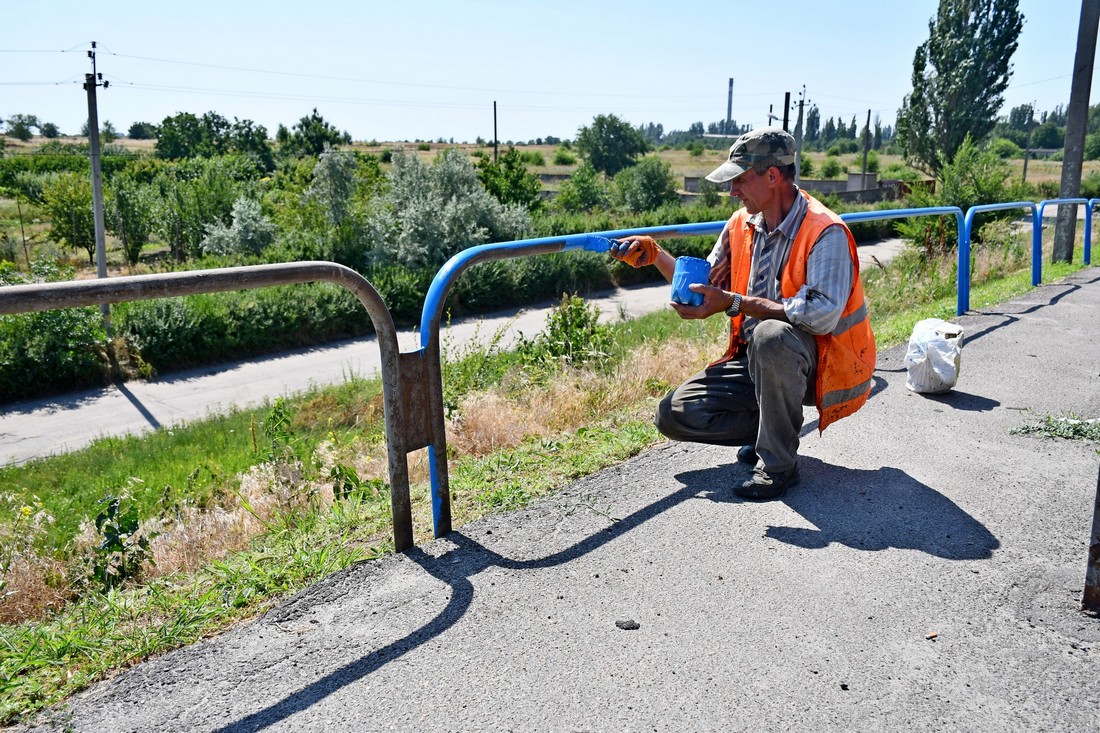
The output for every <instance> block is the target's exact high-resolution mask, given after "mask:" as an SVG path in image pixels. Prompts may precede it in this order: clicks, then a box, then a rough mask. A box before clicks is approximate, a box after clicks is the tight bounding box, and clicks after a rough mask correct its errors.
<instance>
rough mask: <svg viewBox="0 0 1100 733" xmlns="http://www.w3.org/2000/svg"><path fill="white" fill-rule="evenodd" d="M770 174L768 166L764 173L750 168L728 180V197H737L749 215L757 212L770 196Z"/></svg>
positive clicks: (762, 207)
mask: <svg viewBox="0 0 1100 733" xmlns="http://www.w3.org/2000/svg"><path fill="white" fill-rule="evenodd" d="M770 176H771V169H770V168H769V169H768V170H767V171H765V172H764V173H757V172H756V171H755V170H753V169H751V168H750V169H749V170H747V171H745V172H744V173H742V174H741V175H739V176H737V178H734V179H733V180H732V181H730V197H732V198H735V199H739V200H740V201H741V203H742V204H744V205H745V210H746V211H748V212H749V214H750V215H755V214H759V213H760V212H761V211H763V210H764V206H765V205H766V204H767V202H768V199H769V197H770V196H771V192H772V187H771V182H770Z"/></svg>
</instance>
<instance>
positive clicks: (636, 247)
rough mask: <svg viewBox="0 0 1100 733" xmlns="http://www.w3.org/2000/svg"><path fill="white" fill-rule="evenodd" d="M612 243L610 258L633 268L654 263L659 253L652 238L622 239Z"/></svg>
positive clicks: (635, 237) (658, 248) (659, 249)
mask: <svg viewBox="0 0 1100 733" xmlns="http://www.w3.org/2000/svg"><path fill="white" fill-rule="evenodd" d="M614 241H615V244H612V245H611V249H610V250H609V253H610V254H611V256H612V257H614V258H615V259H617V260H619V261H620V262H625V263H626V264H628V265H630V266H631V267H635V268H637V267H645V266H646V265H652V264H654V263H656V262H657V253H658V252H660V251H661V248H660V247H658V246H657V241H656V240H655V239H653V237H645V236H634V237H623V238H622V239H619V240H614Z"/></svg>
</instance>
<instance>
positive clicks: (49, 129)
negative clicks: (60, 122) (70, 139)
mask: <svg viewBox="0 0 1100 733" xmlns="http://www.w3.org/2000/svg"><path fill="white" fill-rule="evenodd" d="M38 131H39V132H41V133H42V137H44V138H46V139H47V140H53V139H54V138H57V137H61V130H59V129H58V128H57V125H55V124H54V123H52V122H44V123H42V124H41V125H39V127H38Z"/></svg>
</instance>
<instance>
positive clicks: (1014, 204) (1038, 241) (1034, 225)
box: [959, 201, 1043, 316]
mask: <svg viewBox="0 0 1100 733" xmlns="http://www.w3.org/2000/svg"><path fill="white" fill-rule="evenodd" d="M1005 209H1030V210H1031V279H1032V280H1033V282H1032V283H1031V284H1032V285H1038V284H1039V282H1040V280H1041V279H1042V259H1043V253H1042V248H1043V240H1042V236H1043V234H1042V207H1041V205H1040V207H1039V208H1036V206H1035V204H1034V203H1032V202H1031V201H1009V202H1008V203H1004V204H979V205H977V206H971V207H970V208H969V209H967V211H966V235H965V236H966V248H967V262H966V265H967V281H966V307H967V310H969V308H970V277H969V272H970V259H969V258H970V253H969V250H970V242H971V240H972V239H973V237H972V234H973V230H974V216H975V215H976V214H978V213H979V212H981V211H1002V210H1005ZM961 241H962V240H960V243H961ZM1037 248H1038V249H1037ZM1037 251H1038V254H1036V252H1037ZM960 256H961V252H960ZM1036 267H1038V268H1040V269H1039V271H1038V272H1039V275H1036V272H1037V271H1036ZM960 272H961V265H960ZM1036 277H1039V278H1040V280H1035V278H1036ZM959 287H960V288H962V287H963V284H962V280H961V278H960V281H959ZM961 307H962V303H961V298H960V310H959V315H960V316H961V315H962V314H963V311H962V310H961Z"/></svg>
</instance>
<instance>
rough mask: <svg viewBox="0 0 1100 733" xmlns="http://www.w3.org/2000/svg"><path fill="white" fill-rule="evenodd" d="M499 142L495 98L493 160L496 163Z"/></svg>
mask: <svg viewBox="0 0 1100 733" xmlns="http://www.w3.org/2000/svg"><path fill="white" fill-rule="evenodd" d="M499 142H500V141H499V140H497V102H496V100H495V99H494V100H493V162H494V163H496V162H497V145H498V144H499Z"/></svg>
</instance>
